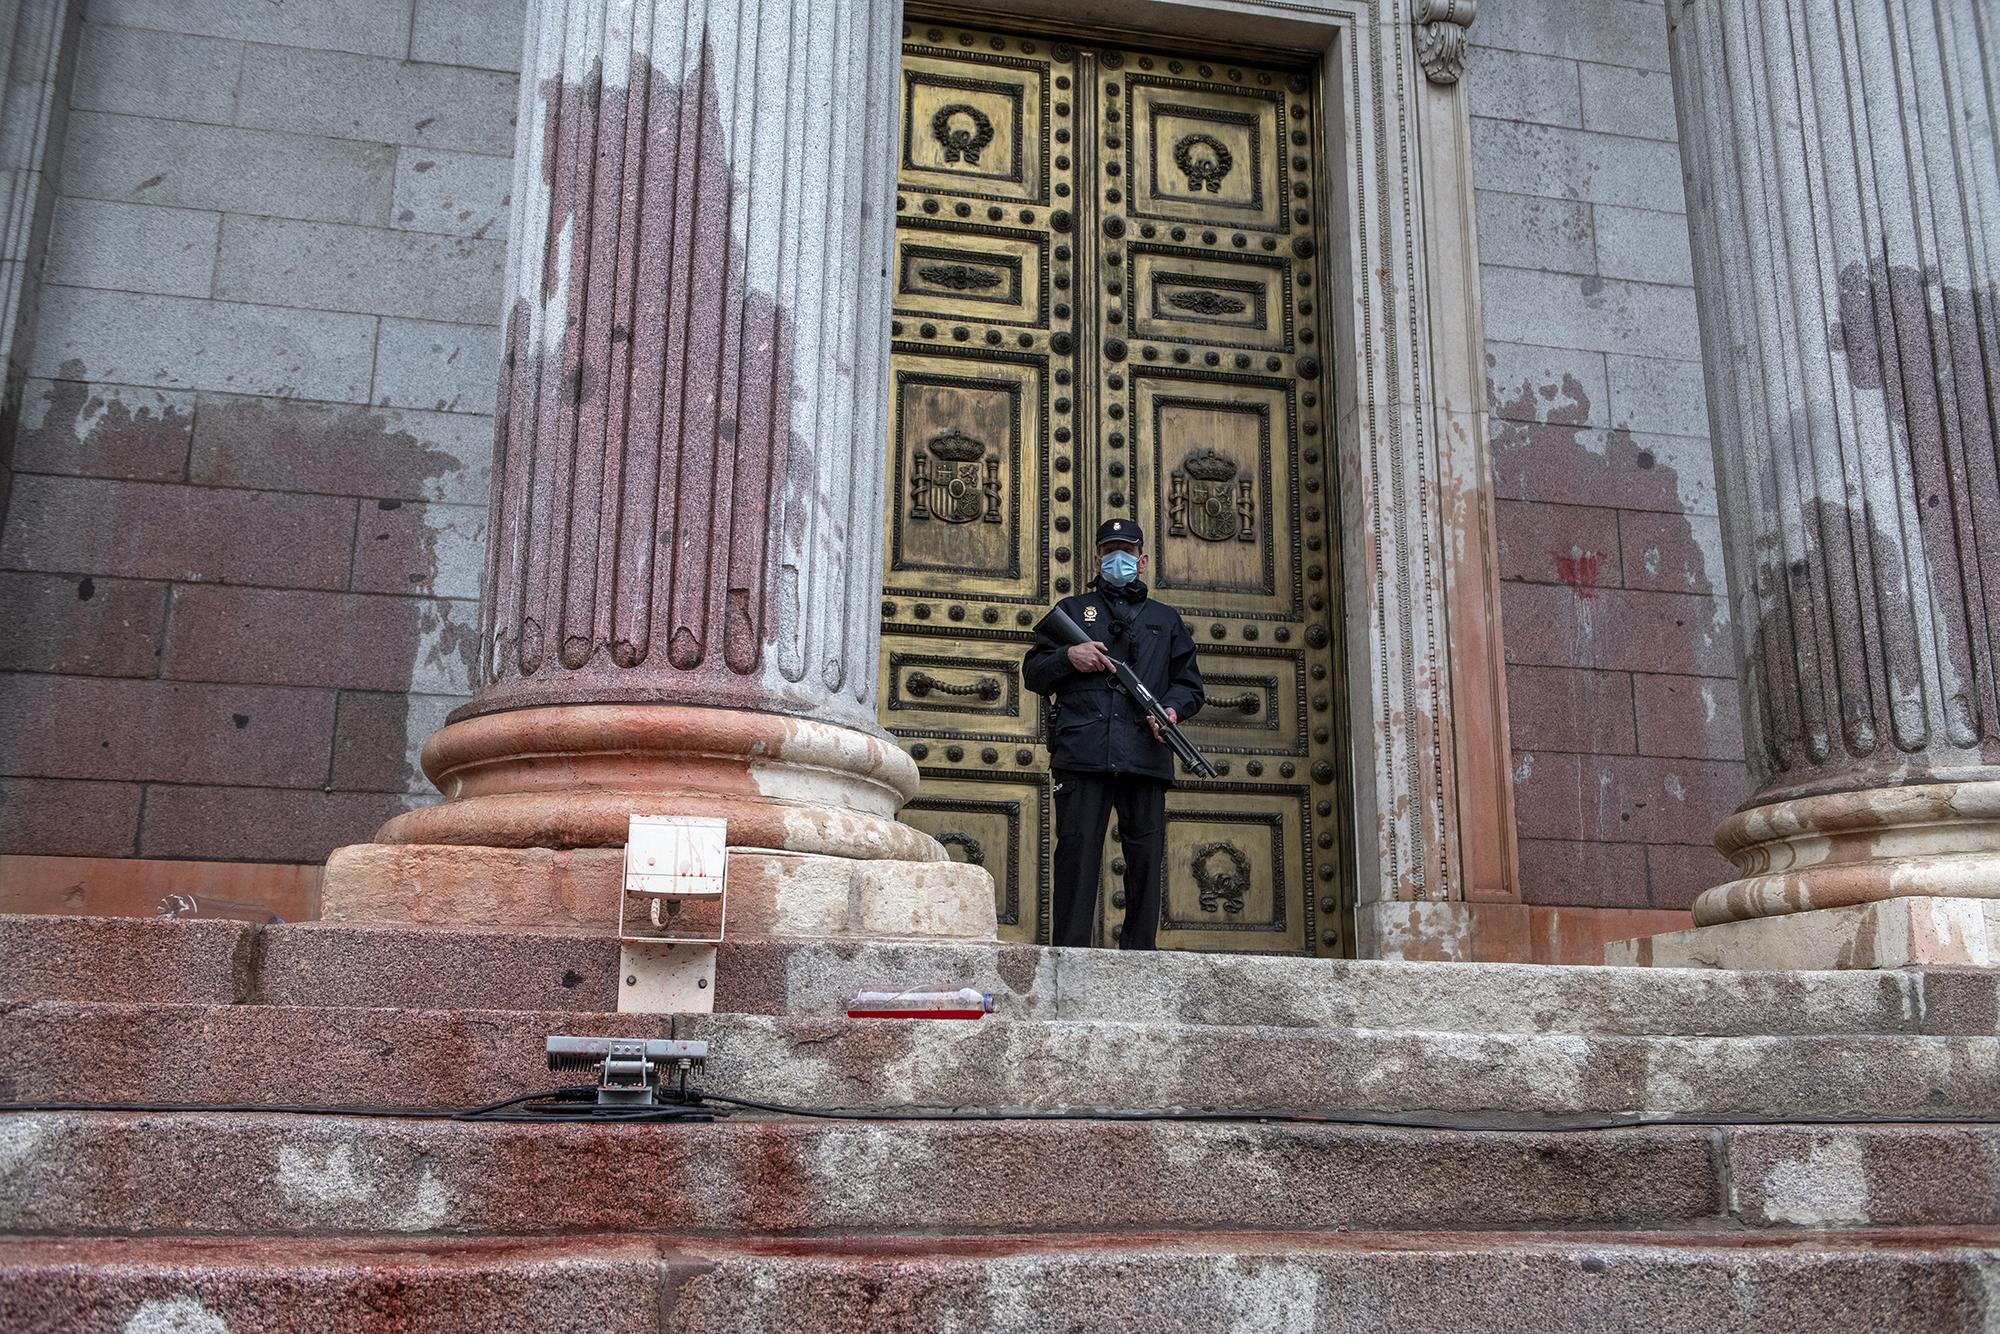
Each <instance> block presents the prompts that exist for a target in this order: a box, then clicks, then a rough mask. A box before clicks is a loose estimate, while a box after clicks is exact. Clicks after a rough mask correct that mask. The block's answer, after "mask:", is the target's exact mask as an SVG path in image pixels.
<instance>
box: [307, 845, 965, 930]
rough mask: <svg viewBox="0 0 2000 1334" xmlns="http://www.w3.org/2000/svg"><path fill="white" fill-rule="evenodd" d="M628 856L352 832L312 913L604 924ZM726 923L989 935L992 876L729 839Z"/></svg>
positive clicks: (448, 923) (447, 922)
mask: <svg viewBox="0 0 2000 1334" xmlns="http://www.w3.org/2000/svg"><path fill="white" fill-rule="evenodd" d="M624 856H625V854H624V850H623V849H622V848H564V849H558V848H483V847H460V846H451V845H444V844H435V843H357V844H354V845H352V846H350V847H345V848H339V849H336V850H335V852H334V854H333V855H332V856H331V857H329V858H327V863H326V878H325V880H324V882H323V883H322V885H321V890H320V919H321V920H322V921H326V922H339V923H344V924H347V925H350V926H354V925H360V926H400V927H461V928H473V929H478V930H482V931H508V930H516V931H576V932H588V933H590V934H593V935H611V934H613V933H615V932H616V931H617V929H618V893H619V885H620V881H621V879H622V877H623V874H624ZM728 934H729V935H730V936H731V937H737V936H814V937H829V936H831V937H843V936H846V937H862V936H865V937H868V938H871V939H878V940H879V939H897V938H901V939H924V940H940V939H943V940H974V941H976V940H994V939H996V938H997V931H996V923H995V918H994V905H993V877H992V876H991V875H989V874H988V873H987V872H986V871H985V870H984V869H982V868H980V867H977V866H967V865H965V864H964V863H962V862H953V861H938V862H931V861H923V862H913V861H895V860H889V859H881V858H877V859H874V860H861V859H857V858H852V857H828V856H822V855H817V854H812V853H771V852H757V851H743V850H738V849H731V850H730V853H729V923H728Z"/></svg>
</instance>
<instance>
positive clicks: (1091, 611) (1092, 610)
mask: <svg viewBox="0 0 2000 1334" xmlns="http://www.w3.org/2000/svg"><path fill="white" fill-rule="evenodd" d="M1083 619H1084V620H1085V621H1094V620H1096V619H1097V604H1095V603H1092V604H1090V605H1089V606H1086V607H1085V608H1084V609H1083Z"/></svg>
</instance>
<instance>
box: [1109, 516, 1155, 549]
mask: <svg viewBox="0 0 2000 1334" xmlns="http://www.w3.org/2000/svg"><path fill="white" fill-rule="evenodd" d="M1106 542H1130V543H1131V544H1132V545H1133V546H1135V547H1142V546H1144V545H1146V535H1145V533H1144V532H1142V531H1140V528H1139V525H1138V524H1136V523H1133V522H1132V521H1131V520H1130V519H1106V520H1105V521H1104V522H1103V523H1100V524H1098V525H1097V545H1098V546H1099V547H1102V546H1103V545H1104V544H1105V543H1106Z"/></svg>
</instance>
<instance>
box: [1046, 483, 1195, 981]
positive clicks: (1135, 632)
mask: <svg viewBox="0 0 2000 1334" xmlns="http://www.w3.org/2000/svg"><path fill="white" fill-rule="evenodd" d="M1097 562H1098V564H1097V568H1098V574H1097V577H1096V578H1094V579H1092V580H1091V581H1090V583H1089V584H1088V585H1086V591H1084V592H1082V593H1079V594H1077V595H1076V596H1074V597H1067V598H1064V599H1063V600H1062V601H1061V602H1059V603H1057V604H1056V605H1057V606H1059V607H1061V608H1062V609H1063V610H1064V611H1066V612H1068V613H1069V617H1070V619H1071V620H1073V621H1075V622H1076V623H1077V624H1078V625H1080V626H1082V627H1083V630H1084V633H1086V634H1088V635H1089V636H1090V637H1091V641H1092V642H1090V643H1088V644H1077V645H1074V646H1071V645H1065V644H1062V643H1060V642H1058V641H1057V640H1056V639H1055V637H1054V636H1052V635H1051V634H1049V633H1048V630H1047V626H1046V623H1044V624H1043V625H1040V626H1037V627H1036V629H1035V645H1034V647H1033V648H1031V649H1029V650H1028V656H1027V659H1026V660H1025V662H1024V663H1023V664H1022V679H1023V680H1024V681H1025V682H1026V683H1027V686H1028V689H1030V690H1032V691H1034V692H1035V693H1037V694H1039V695H1046V696H1048V697H1049V767H1050V769H1051V770H1052V771H1053V776H1054V778H1055V794H1056V866H1055V886H1054V899H1055V935H1054V942H1053V943H1055V944H1057V945H1088V944H1090V935H1091V924H1092V921H1093V919H1095V917H1096V916H1097V867H1098V861H1099V858H1100V857H1101V856H1102V854H1103V851H1104V826H1105V823H1106V821H1107V820H1108V819H1109V818H1110V816H1111V812H1112V810H1113V809H1116V810H1117V812H1118V839H1119V842H1120V843H1121V844H1122V845H1123V847H1124V850H1125V925H1124V927H1123V928H1122V929H1121V930H1120V931H1119V934H1118V946H1119V948H1120V949H1128V950H1149V949H1152V948H1154V947H1155V941H1156V938H1157V937H1158V935H1159V929H1160V896H1161V892H1162V884H1163V880H1164V876H1163V867H1162V863H1163V862H1164V860H1165V856H1166V842H1167V788H1168V787H1170V786H1172V784H1173V778H1174V754H1173V751H1171V750H1170V749H1168V748H1167V744H1166V742H1165V741H1163V740H1161V737H1160V729H1159V725H1158V724H1157V723H1155V722H1154V721H1153V719H1152V718H1151V717H1150V716H1149V715H1148V714H1147V713H1146V711H1145V710H1144V709H1143V708H1141V707H1140V706H1139V705H1138V704H1137V703H1135V702H1134V701H1133V700H1131V699H1130V698H1128V697H1127V696H1126V695H1125V693H1124V692H1123V691H1121V690H1119V689H1118V687H1117V678H1116V677H1114V676H1113V675H1112V674H1111V661H1110V660H1111V659H1112V658H1117V659H1118V660H1119V661H1121V662H1123V663H1124V664H1125V665H1126V666H1128V667H1130V668H1131V669H1132V671H1133V672H1134V673H1135V674H1136V675H1137V676H1138V678H1139V680H1140V681H1141V682H1143V683H1144V684H1145V686H1146V688H1147V689H1148V690H1150V691H1152V692H1153V695H1154V697H1155V698H1156V699H1158V700H1159V702H1160V703H1161V704H1162V705H1163V706H1165V708H1166V710H1167V713H1168V715H1169V716H1170V717H1172V718H1173V719H1174V720H1175V721H1176V722H1178V721H1180V720H1181V719H1184V718H1192V717H1193V716H1194V715H1195V714H1196V712H1198V711H1199V710H1200V708H1201V701H1202V687H1201V671H1200V669H1199V668H1198V667H1197V666H1196V664H1195V657H1194V636H1193V635H1191V634H1189V633H1188V628H1187V624H1186V623H1185V622H1184V621H1182V620H1181V618H1180V614H1179V613H1178V612H1176V611H1175V610H1174V609H1173V608H1171V607H1167V606H1163V605H1162V604H1160V603H1158V602H1154V601H1152V600H1151V599H1150V598H1148V597H1147V596H1146V585H1145V584H1144V583H1143V582H1142V581H1141V580H1140V578H1139V576H1140V575H1141V574H1142V573H1144V572H1145V569H1146V550H1145V543H1144V534H1143V533H1141V532H1140V530H1139V525H1138V524H1136V523H1134V522H1132V521H1131V520H1130V519H1106V520H1105V521H1104V522H1103V523H1102V524H1100V525H1098V529H1097Z"/></svg>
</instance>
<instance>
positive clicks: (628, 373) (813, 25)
mask: <svg viewBox="0 0 2000 1334" xmlns="http://www.w3.org/2000/svg"><path fill="white" fill-rule="evenodd" d="M900 21H901V6H900V4H898V3H896V2H895V0H706V2H705V3H704V0H693V3H687V4H683V3H682V2H681V0H538V3H535V4H534V5H532V6H531V10H530V14H529V19H528V51H527V55H526V59H525V62H524V65H525V73H524V78H523V88H522V99H521V112H520V119H519V122H518V138H517V143H516V163H515V184H514V193H513V200H514V217H513V232H512V240H511V244H510V251H509V280H508V281H509V287H510V290H509V293H508V298H509V299H508V308H507V326H506V345H505V360H504V363H503V366H502V370H501V392H500V405H499V411H498V417H497V433H498V438H497V447H496V451H495V454H496V459H497V467H496V469H495V475H494V479H493V494H492V509H491V522H490V524H489V526H488V541H489V551H488V560H487V570H486V582H485V589H484V593H485V602H484V610H483V616H484V631H485V633H484V642H483V646H482V658H483V662H482V668H483V670H482V674H481V685H480V688H479V690H478V693H477V695H476V696H475V698H474V699H473V701H472V702H471V703H470V704H468V705H467V706H465V707H464V708H462V709H460V710H458V711H457V712H456V713H454V714H453V715H452V717H451V720H450V721H449V723H448V724H447V725H446V726H445V727H444V728H443V729H442V730H441V731H439V732H438V733H437V735H436V736H434V737H433V738H432V739H431V741H430V743H429V744H428V745H427V746H426V747H425V750H424V757H423V763H424V770H425V772H426V773H427V774H428V775H429V776H430V777H431V779H432V781H434V782H435V783H436V784H437V785H438V787H439V789H440V790H441V791H442V792H443V793H444V795H445V798H446V799H445V801H444V802H443V803H441V804H439V805H435V806H431V807H428V808H425V809H421V810H414V811H411V812H409V813H407V814H405V815H402V816H399V817H398V818H396V819H394V820H392V821H390V822H389V824H388V825H386V826H385V827H384V828H383V830H382V832H381V834H380V835H379V836H378V837H379V843H378V844H377V845H371V846H370V847H368V848H365V849H360V850H356V849H347V850H343V852H342V853H338V854H336V856H335V858H334V861H333V862H332V863H331V864H330V870H331V872H332V875H331V878H330V880H329V885H328V891H327V900H328V909H329V915H332V916H347V917H358V916H369V917H377V918H379V917H382V916H385V915H386V916H390V917H410V916H426V917H429V918H432V919H437V920H444V919H448V918H449V917H451V916H452V915H453V914H455V913H462V912H464V911H465V910H467V909H468V908H470V909H472V910H473V912H474V913H475V914H476V915H478V916H481V917H489V918H490V917H491V916H494V915H499V916H502V917H506V918H509V919H518V918H519V917H520V916H521V915H522V914H530V915H533V914H535V913H543V914H546V915H548V916H549V917H550V918H551V920H555V921H558V922H568V921H571V920H572V919H578V918H588V919H592V920H595V919H594V917H593V914H595V915H596V916H597V917H601V916H602V915H603V914H602V912H601V911H600V909H601V907H602V904H601V903H600V899H601V898H602V895H603V894H604V893H609V892H610V891H612V890H615V886H616V880H617V877H616V874H615V861H616V856H617V854H616V852H615V846H616V845H618V844H621V843H622V842H623V841H624V838H625V830H626V820H627V817H628V815H629V814H631V813H633V812H640V811H643V812H654V813H666V814H697V815H719V816H723V817H726V818H727V819H728V821H729V837H730V842H731V844H732V845H734V846H738V847H744V848H754V849H760V850H764V851H760V852H758V853H756V854H754V855H745V856H739V857H736V858H734V859H733V860H732V863H731V872H730V874H731V877H732V885H731V912H732V915H733V917H734V919H735V922H736V923H737V924H738V925H739V926H747V928H748V929H750V930H752V931H760V932H778V933H786V934H792V933H806V934H826V933H843V932H884V933H890V934H935V933H940V932H942V933H945V934H970V935H985V936H988V937H990V936H991V935H992V929H993V907H992V888H991V880H990V879H989V878H988V877H987V875H986V873H985V872H983V871H979V870H978V869H977V868H973V867H965V866H960V865H958V864H956V863H951V862H949V861H947V860H946V858H945V854H944V851H943V849H942V848H940V847H939V845H938V844H937V843H936V842H935V841H934V840H932V839H931V838H930V837H929V836H928V835H926V834H923V833H920V832H919V831H917V830H915V829H912V828H910V827H909V826H907V825H903V824H900V823H898V822H897V821H896V820H895V818H894V817H895V813H896V811H897V809H898V808H899V807H900V806H901V805H902V804H903V802H905V801H907V800H908V799H909V798H910V797H911V796H913V795H914V794H915V792H916V787H917V771H916V766H915V765H914V763H913V762H912V761H911V760H910V759H909V758H908V757H906V756H905V755H904V754H903V753H902V752H901V751H900V750H899V749H897V747H896V746H895V745H894V743H893V742H892V741H891V740H890V738H889V737H888V736H887V734H886V733H884V732H883V731H882V730H881V729H880V728H879V727H878V726H877V724H876V722H875V702H874V701H875V674H876V650H877V616H878V609H879V604H880V597H881V573H880V571H881V532H882V519H881V515H882V503H883V498H882V488H883V485H884V480H883V479H884V476H885V468H884V459H885V451H886V444H885V437H884V434H883V431H884V424H883V414H884V411H885V403H886V378H885V377H886V373H887V364H888V351H889V348H888V304H887V302H888V277H887V257H888V253H889V242H890V229H891V226H892V217H893V210H892V207H891V200H892V186H891V177H892V172H893V167H894V162H893V155H894V150H895V143H896V116H895V108H896V88H897V70H898V43H899V27H900ZM382 845H401V846H400V849H398V848H389V847H383V846H382ZM572 849H598V850H601V851H599V852H597V853H594V854H589V855H585V854H581V853H578V854H574V855H562V854H563V853H564V852H565V851H566V850H572ZM482 850H483V851H482ZM527 850H535V851H527ZM781 854H782V855H781ZM363 862H366V863H367V864H368V867H369V870H368V874H367V876H365V877H363V876H361V875H359V874H357V873H356V870H355V868H356V867H357V866H358V865H359V864H360V863H363ZM364 879H365V881H366V883H365V884H364V883H363V881H364ZM398 881H400V883H397V882H398ZM496 881H498V882H501V883H502V884H503V889H502V890H500V891H495V890H492V889H491V888H490V886H491V885H492V884H493V883H495V882H496ZM605 901H607V902H608V901H609V900H605Z"/></svg>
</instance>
